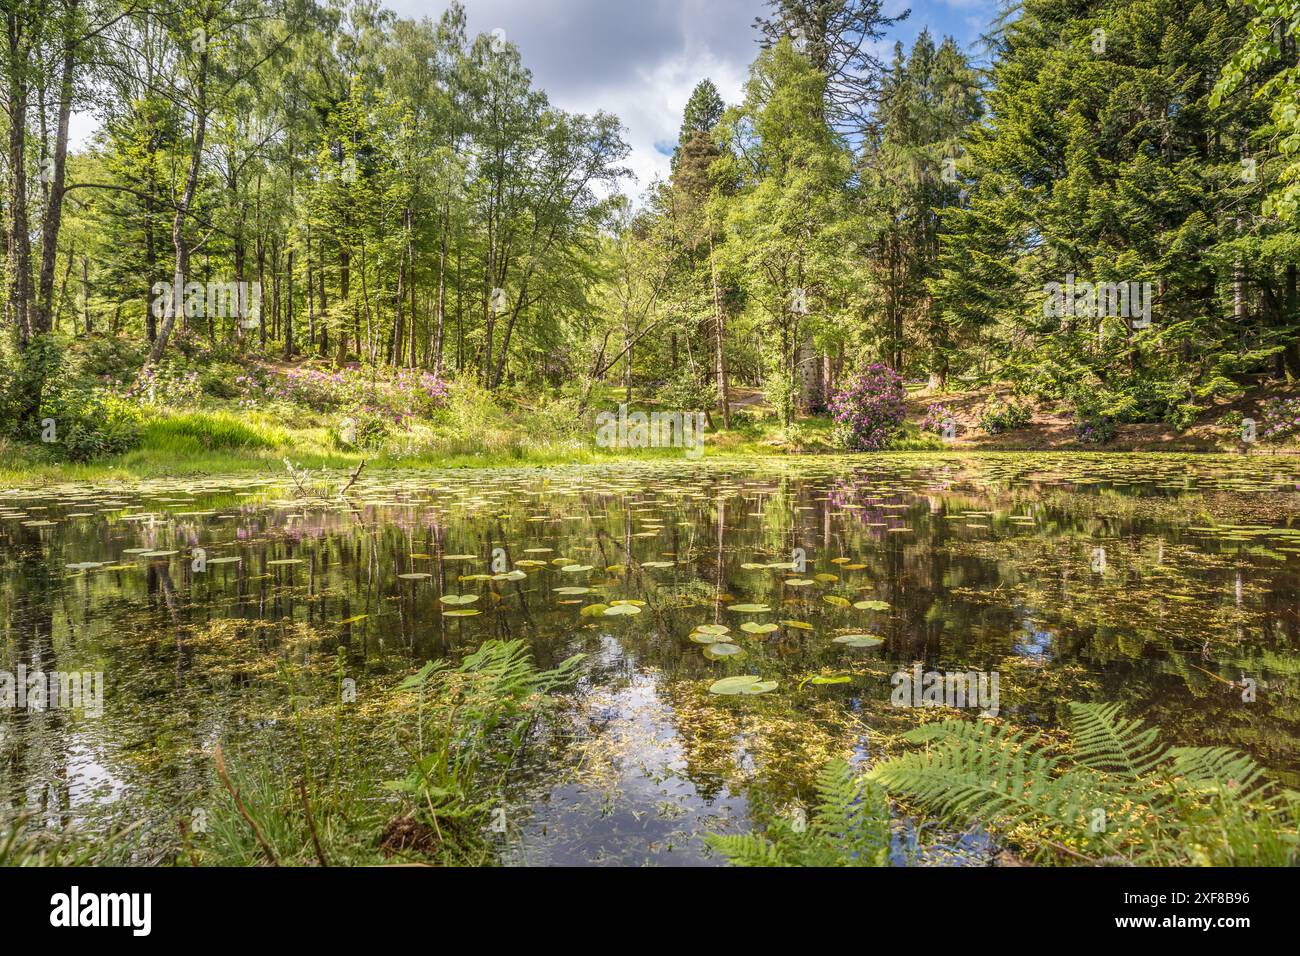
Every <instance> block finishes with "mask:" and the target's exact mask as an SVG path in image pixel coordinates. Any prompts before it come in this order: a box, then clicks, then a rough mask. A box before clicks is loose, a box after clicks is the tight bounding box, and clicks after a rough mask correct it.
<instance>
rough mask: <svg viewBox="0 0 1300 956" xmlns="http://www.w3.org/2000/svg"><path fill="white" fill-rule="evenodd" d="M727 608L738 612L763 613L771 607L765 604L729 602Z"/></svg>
mask: <svg viewBox="0 0 1300 956" xmlns="http://www.w3.org/2000/svg"><path fill="white" fill-rule="evenodd" d="M727 610H728V611H736V612H737V613H739V614H763V613H765V612H767V611H770V610H772V609H771V608H770V607H768V606H767V605H766V604H731V605H728V607H727Z"/></svg>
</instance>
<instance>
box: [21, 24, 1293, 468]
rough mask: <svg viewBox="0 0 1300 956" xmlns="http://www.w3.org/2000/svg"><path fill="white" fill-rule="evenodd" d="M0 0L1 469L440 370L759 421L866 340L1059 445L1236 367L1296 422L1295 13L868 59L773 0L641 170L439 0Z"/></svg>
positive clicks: (353, 394)
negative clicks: (52, 426)
mask: <svg viewBox="0 0 1300 956" xmlns="http://www.w3.org/2000/svg"><path fill="white" fill-rule="evenodd" d="M6 17H7V25H8V46H7V48H6V50H5V52H4V57H3V70H4V78H5V86H6V89H7V101H6V105H7V109H6V122H7V127H8V129H7V133H8V152H7V162H6V163H5V165H4V176H5V187H6V188H5V194H4V196H5V198H4V215H5V221H6V232H7V245H6V251H5V268H6V277H7V296H6V299H5V321H6V326H7V328H8V333H9V334H7V335H6V336H5V342H4V353H3V365H2V366H0V368H2V369H3V372H0V376H2V377H0V384H2V385H3V391H2V392H0V394H2V395H3V402H4V409H5V415H4V419H3V421H4V432H5V434H6V436H7V437H8V439H9V440H10V441H11V442H18V443H23V442H27V443H33V444H32V446H31V447H32V448H33V451H32V454H33V455H35V456H36V459H37V460H38V461H39V460H40V455H39V453H40V452H43V451H51V449H43V448H41V447H40V443H39V441H38V439H39V438H40V437H41V435H42V424H41V423H42V422H44V421H47V420H53V421H55V422H58V421H60V420H62V421H63V427H64V433H65V436H68V437H69V441H68V442H66V443H65V442H63V441H61V440H59V441H56V442H50V441H48V437H49V436H48V435H46V438H47V441H46V444H54V445H56V446H57V449H58V451H59V452H62V453H63V455H62V457H63V458H65V459H66V458H72V459H74V460H87V459H90V458H94V457H99V456H102V455H104V454H111V453H120V452H123V451H128V450H130V449H131V448H132V447H134V446H136V445H138V443H139V442H140V441H141V440H142V438H141V431H142V428H143V427H144V425H145V424H147V422H146V421H145V420H147V419H149V418H159V417H161V418H167V417H169V412H171V411H174V410H176V409H183V410H191V411H192V410H194V409H204V408H206V409H208V410H209V411H219V410H220V409H222V408H226V407H232V406H234V405H236V404H241V403H242V405H243V407H245V408H246V409H251V408H254V407H266V408H270V407H274V402H275V400H276V399H277V398H287V399H290V400H294V399H300V401H298V402H297V404H298V405H300V406H306V408H300V409H298V412H297V413H301V415H303V416H305V418H303V420H304V421H305V422H313V421H314V422H315V424H319V425H324V426H327V427H328V425H329V424H330V423H329V422H327V421H323V420H313V419H312V418H311V416H310V412H309V410H308V409H310V407H311V406H312V405H315V406H316V407H317V409H318V410H319V409H321V408H330V409H341V410H342V412H343V413H346V414H349V415H350V417H349V418H348V422H349V431H348V435H347V436H345V437H351V430H350V429H351V427H352V425H356V426H357V427H358V428H359V430H360V433H361V437H360V438H359V439H358V441H360V442H364V441H365V439H366V437H367V436H372V437H373V436H377V435H382V436H385V437H388V438H391V437H392V436H391V434H390V433H391V432H392V431H393V430H394V428H395V427H396V430H398V431H401V430H402V427H403V424H406V425H407V426H408V427H409V425H410V424H411V422H410V421H405V422H404V420H409V419H418V418H420V417H421V412H422V411H424V410H428V409H432V408H438V407H439V406H442V405H445V404H446V402H447V400H448V395H447V392H448V391H449V390H451V391H453V392H455V397H456V398H457V399H459V405H460V406H467V407H468V408H469V411H468V412H467V415H469V417H473V413H476V412H483V411H484V408H487V409H489V410H491V411H493V412H498V411H502V410H504V413H506V414H509V413H516V417H517V413H518V412H519V410H520V409H521V407H522V408H525V409H529V410H537V409H541V408H550V407H555V408H556V409H557V411H556V413H555V414H554V415H552V416H550V418H549V419H548V418H544V419H543V422H544V423H549V422H551V420H552V419H553V420H555V421H561V420H562V421H565V422H573V421H576V420H579V419H582V417H583V416H584V415H588V417H589V414H590V412H591V410H592V409H594V408H595V407H596V406H598V405H600V403H601V402H602V401H604V402H606V403H608V401H612V400H613V399H615V398H617V397H618V395H619V392H620V391H621V393H622V397H623V399H624V400H625V401H628V402H634V403H635V402H641V403H649V404H651V405H655V406H661V407H664V408H671V409H681V410H683V411H694V410H699V409H707V411H708V413H709V422H710V425H711V426H712V427H713V428H714V429H718V430H725V429H730V428H731V427H732V424H733V423H732V417H733V415H732V411H733V409H732V405H733V403H738V404H739V405H740V408H739V410H740V411H741V412H745V411H746V410H748V411H749V412H750V413H752V414H750V415H749V416H748V417H746V416H742V418H743V419H744V421H743V422H742V423H747V424H751V425H752V424H753V423H752V421H751V419H752V418H755V417H760V416H758V415H757V414H756V413H757V412H758V410H759V409H763V410H766V411H767V412H768V413H769V414H768V416H767V417H768V418H769V419H770V421H771V422H772V423H773V424H774V425H775V426H776V430H777V433H778V437H777V439H776V443H777V444H778V445H779V444H780V443H781V440H782V439H785V440H786V444H787V445H789V444H793V445H794V446H795V447H796V449H797V448H798V446H799V445H800V426H799V425H798V422H799V420H800V419H806V420H808V421H809V422H810V423H811V424H809V425H807V426H805V427H804V428H805V431H807V430H808V429H814V430H815V429H816V425H817V421H818V419H817V418H816V416H817V415H818V414H821V415H822V417H823V418H825V413H826V412H827V410H828V408H829V407H830V406H831V404H832V401H833V399H834V396H835V394H836V392H837V390H840V389H842V388H844V387H846V386H847V385H849V384H850V383H851V381H852V379H853V377H854V376H855V375H857V374H859V373H860V372H862V371H863V370H865V369H867V368H869V367H871V366H872V365H873V364H879V365H882V366H884V367H885V368H887V369H889V370H890V372H891V373H894V374H896V375H898V376H900V377H901V380H902V381H903V382H905V383H908V384H909V386H910V387H909V392H923V393H924V394H927V395H931V394H933V395H941V394H944V393H947V392H964V393H971V394H987V395H990V396H992V399H991V400H992V402H993V407H991V408H990V407H988V406H983V407H981V408H980V409H978V412H979V423H981V424H982V425H983V426H984V430H985V431H986V432H990V433H994V434H996V433H997V432H998V431H1000V430H1001V429H1000V428H999V427H998V425H999V424H1007V423H1009V424H1011V425H1018V424H1023V423H1024V420H1025V419H1026V418H1032V416H1033V412H1034V409H1035V408H1039V407H1041V408H1043V409H1051V410H1053V411H1056V412H1059V414H1060V416H1061V417H1062V418H1063V420H1065V421H1067V422H1069V423H1072V424H1073V425H1074V426H1075V428H1076V431H1077V435H1078V437H1080V438H1082V439H1083V440H1084V441H1085V443H1086V442H1092V441H1105V440H1108V439H1109V438H1110V437H1111V436H1112V435H1113V434H1114V431H1115V427H1116V426H1117V425H1123V424H1127V423H1148V424H1159V425H1162V426H1166V427H1167V428H1169V429H1172V430H1173V431H1174V432H1175V433H1177V432H1182V431H1185V430H1186V429H1188V428H1190V427H1191V426H1193V425H1195V424H1197V423H1198V422H1201V421H1205V420H1206V417H1207V415H1212V416H1215V418H1214V420H1215V421H1216V422H1217V421H1218V420H1219V418H1221V417H1222V415H1223V411H1224V408H1223V406H1225V404H1226V403H1231V402H1232V401H1233V400H1234V399H1239V398H1241V397H1242V396H1248V397H1249V396H1255V397H1258V398H1260V401H1261V402H1263V401H1264V400H1265V399H1267V402H1268V404H1267V406H1266V407H1265V406H1263V405H1260V404H1259V403H1257V405H1256V411H1259V412H1260V414H1259V415H1257V416H1256V417H1257V418H1262V419H1263V421H1262V422H1261V424H1262V425H1263V427H1262V428H1261V429H1260V431H1262V432H1266V433H1267V434H1269V435H1270V436H1271V437H1273V438H1285V437H1286V436H1287V435H1289V434H1290V433H1291V432H1292V431H1293V430H1294V428H1295V427H1296V426H1295V423H1294V418H1295V414H1294V413H1295V412H1296V411H1297V409H1296V408H1295V407H1293V405H1292V403H1291V402H1290V401H1288V400H1287V398H1286V397H1285V396H1283V397H1277V396H1276V395H1274V394H1273V392H1271V391H1268V389H1269V386H1270V384H1280V385H1282V386H1288V385H1289V384H1290V383H1291V382H1292V381H1293V380H1294V379H1295V377H1296V376H1297V374H1300V315H1298V314H1297V309H1298V308H1300V305H1298V304H1297V302H1298V300H1297V278H1296V267H1297V261H1298V260H1300V246H1298V245H1297V232H1296V217H1297V209H1298V207H1300V173H1298V169H1300V165H1298V164H1300V159H1298V158H1297V154H1298V152H1300V125H1297V124H1300V118H1297V114H1296V101H1297V66H1296V41H1297V37H1296V9H1295V6H1294V4H1289V3H1286V2H1283V3H1279V4H1265V5H1262V6H1259V7H1255V6H1249V5H1245V4H1238V3H1230V2H1222V3H1220V2H1212V3H1206V2H1173V0H1143V2H1121V3H1106V4H1101V3H1080V2H1056V0H1051V2H1039V0H1033V2H1025V3H1022V4H1018V5H1016V6H1015V7H1013V8H1010V9H1008V10H1006V11H1004V12H1003V14H1002V15H1001V16H1000V17H999V18H998V19H997V20H996V21H995V22H994V23H993V24H992V25H991V27H990V32H989V35H988V36H987V38H986V40H987V43H988V49H989V61H988V63H987V64H986V65H984V66H976V65H975V64H974V63H973V62H972V59H971V56H970V55H969V54H968V53H966V52H964V51H963V50H962V49H961V48H959V46H958V45H957V44H956V43H955V42H954V41H953V40H952V39H951V38H946V39H939V38H937V37H934V36H932V35H931V34H930V33H929V31H928V30H925V31H922V32H921V33H920V34H919V36H918V38H917V39H916V41H915V43H914V44H912V45H911V47H910V48H909V49H904V48H903V46H902V45H901V44H896V45H895V48H894V51H893V54H892V56H891V57H889V58H888V59H881V58H878V57H877V56H875V55H874V54H873V53H872V52H871V51H872V50H873V49H876V48H878V47H879V44H878V43H876V42H875V41H878V40H880V38H881V37H883V36H884V35H885V33H886V31H887V30H888V28H889V27H890V26H892V25H893V24H894V22H895V20H892V19H890V18H888V17H886V16H885V15H884V14H883V13H882V10H881V6H880V3H879V2H874V0H834V2H811V0H781V2H776V3H773V4H771V5H769V9H767V10H766V12H765V14H764V15H763V16H760V17H759V18H758V20H757V22H756V23H755V25H754V28H753V32H754V37H755V40H756V41H757V42H756V44H755V58H754V61H753V63H752V65H751V67H750V71H749V77H748V80H747V82H746V83H745V85H744V89H743V99H742V100H741V101H740V102H737V103H734V104H726V103H724V102H723V101H722V99H721V97H720V96H719V94H718V92H717V90H716V88H715V87H714V85H713V84H712V83H711V82H710V81H709V80H708V79H706V78H701V79H700V81H699V84H698V86H697V87H696V88H695V91H694V93H693V94H692V95H691V97H690V99H689V102H688V103H687V104H686V107H685V110H684V113H683V116H682V117H681V130H680V136H679V139H678V143H677V146H676V149H675V151H674V153H673V158H672V172H671V175H670V177H669V178H668V179H666V180H662V181H655V182H653V183H650V184H648V186H647V188H646V189H645V190H644V191H643V192H641V193H633V192H632V191H631V185H632V184H631V183H630V182H629V179H630V177H629V172H628V170H627V168H626V167H625V166H624V165H623V163H624V161H625V159H626V157H627V154H628V146H627V145H626V143H625V142H624V139H623V132H624V131H623V130H622V128H621V126H620V123H619V120H618V118H617V117H615V116H612V115H608V114H605V113H596V114H594V115H590V116H584V115H574V114H571V113H566V112H564V111H563V110H560V109H557V108H556V107H554V106H552V105H551V104H550V103H549V101H548V99H547V96H546V93H545V91H543V90H540V89H537V88H536V86H535V85H534V83H533V81H532V78H531V75H530V73H529V71H528V68H527V66H526V64H525V63H524V62H523V61H522V59H521V57H520V54H519V52H518V50H517V48H516V47H515V46H514V45H513V44H512V43H510V42H509V41H508V40H507V39H506V38H505V31H503V30H502V31H497V32H496V33H494V34H483V35H479V36H474V37H471V36H469V35H468V34H467V27H466V15H465V10H464V9H463V8H462V7H460V6H459V5H457V4H455V3H453V4H452V5H451V6H450V7H449V8H448V9H447V10H446V11H445V12H444V13H442V15H441V16H439V17H438V18H437V19H436V20H430V19H424V20H420V21H413V20H402V19H398V18H397V17H395V16H394V15H393V14H391V13H390V12H388V11H386V10H385V9H383V8H382V7H381V6H380V5H379V4H377V3H371V2H351V3H342V2H329V3H317V2H289V3H266V2H253V0H249V2H241V3H234V4H231V3H224V2H216V0H213V2H204V3H173V2H164V3H156V2H146V0H140V2H139V3H116V2H98V0H90V2H88V0H77V2H70V0H36V2H31V3H11V4H8V5H7V14H6ZM737 29H749V27H748V26H747V25H741V24H737ZM88 109H93V110H94V112H95V113H96V114H97V115H98V116H100V117H101V118H102V124H101V126H100V128H99V129H98V131H97V133H96V134H95V135H94V137H93V138H92V140H91V141H90V142H88V143H86V144H84V145H83V147H81V148H79V149H76V150H74V149H72V148H70V145H69V120H70V117H71V115H72V114H73V111H74V110H88ZM1076 286H1077V290H1076ZM1063 287H1064V288H1065V289H1066V290H1067V293H1068V295H1069V297H1070V299H1071V301H1069V302H1068V303H1066V302H1065V298H1066V295H1065V294H1062V293H1059V292H1058V293H1055V294H1054V293H1052V291H1051V290H1052V289H1053V288H1054V289H1056V290H1060V289H1062V288H1063ZM1094 287H1095V288H1096V289H1097V290H1099V291H1100V293H1101V294H1100V296H1097V295H1094V294H1093V292H1092V290H1093V288H1094ZM1130 290H1131V291H1132V292H1133V299H1134V304H1136V302H1137V300H1138V299H1139V298H1144V310H1143V311H1142V314H1141V315H1139V316H1138V317H1137V318H1136V319H1134V317H1133V316H1132V315H1130V314H1129V313H1130V312H1133V311H1134V310H1133V309H1131V308H1130V304H1129V299H1130V296H1129V294H1128V293H1129V291H1130ZM1118 291H1122V292H1123V293H1124V295H1123V296H1122V297H1121V296H1120V295H1118V294H1117V292H1118ZM1142 293H1145V296H1144V297H1143V296H1142ZM1076 297H1077V303H1076V302H1075V301H1074V299H1075V298H1076ZM1054 298H1055V299H1057V300H1059V301H1056V302H1055V304H1054V305H1053V301H1052V300H1053V299H1054ZM1063 303H1064V304H1066V305H1067V306H1068V307H1065V308H1062V307H1061V306H1062V304H1063ZM1261 389H1263V390H1264V391H1262V392H1261ZM394 390H396V392H397V393H400V394H401V395H402V396H405V399H403V398H401V397H397V398H395V397H393V394H394ZM737 392H739V394H736V393H737ZM458 407H459V406H458ZM601 407H603V406H601ZM937 407H938V410H939V411H940V412H942V411H947V410H948V408H947V407H946V406H942V405H940V406H937ZM1229 411H1231V409H1229ZM392 412H395V414H391V415H390V414H389V413H392ZM297 413H296V414H297ZM845 414H846V415H848V414H849V413H845ZM810 415H811V416H814V417H813V418H811V419H808V416H810ZM170 417H173V418H174V417H175V416H170ZM277 417H278V418H279V419H280V420H281V421H283V420H284V416H283V415H281V416H277ZM841 417H843V416H841ZM915 417H917V418H920V416H919V415H918V416H915ZM1242 417H1243V416H1242V414H1241V413H1240V411H1237V414H1236V418H1237V419H1241V418H1242ZM531 420H532V419H528V420H525V421H522V422H521V421H518V420H513V421H511V422H510V423H509V424H508V425H507V426H506V427H508V428H512V429H516V430H523V431H530V430H534V429H532V428H531V427H530V425H529V424H528V422H529V421H531ZM990 423H992V426H993V427H989V425H990ZM190 424H191V425H193V423H190ZM973 424H974V422H972V426H973ZM181 427H182V426H181V425H178V424H175V423H173V430H177V429H180V428H181ZM214 427H216V426H215V425H214V424H213V423H212V422H211V421H207V422H201V423H199V424H198V425H197V426H194V427H192V428H191V429H190V430H191V431H195V430H197V431H199V432H203V431H204V430H205V429H207V430H208V431H211V429H213V428H214ZM852 430H853V426H850V427H849V429H848V431H852ZM930 430H931V431H938V429H934V428H932V429H930ZM1237 430H1239V429H1238V428H1235V427H1234V428H1230V429H1229V432H1230V433H1231V432H1234V431H1237ZM843 431H844V430H843V429H841V434H838V435H834V436H832V435H830V434H827V435H825V438H826V440H827V442H828V444H829V445H832V446H833V445H841V446H842V445H844V444H845V440H844V439H845V435H844V434H843ZM590 432H591V429H590V428H589V427H588V428H587V429H586V430H585V433H584V436H583V437H584V439H587V440H588V443H590V442H589V438H590ZM56 436H57V426H56ZM206 437H207V438H208V440H209V444H210V442H211V440H212V439H213V436H212V435H207V436H206ZM273 437H275V436H273ZM262 438H263V439H265V436H262ZM246 439H247V441H248V442H253V441H256V440H257V436H246ZM215 440H216V441H217V443H218V445H220V443H221V442H222V441H223V440H228V441H231V440H234V439H229V438H227V439H223V438H222V437H221V436H216V439H215ZM915 440H916V439H915V436H914V437H913V441H915ZM376 443H377V442H376ZM852 443H853V439H852V438H851V437H850V438H849V439H848V444H850V445H852ZM333 444H334V446H335V447H339V446H340V443H339V442H338V441H335V442H334V443H333ZM412 447H420V448H422V449H424V450H425V451H427V452H428V453H429V454H432V455H435V456H436V455H437V454H440V453H443V454H446V453H448V452H449V451H454V449H448V448H446V447H442V446H439V444H438V442H437V441H436V440H435V439H430V438H428V437H427V436H424V437H423V438H414V439H410V440H408V441H406V442H405V444H404V445H403V448H404V449H405V450H406V451H408V452H409V451H410V449H411V448H412ZM516 453H518V450H517V449H516ZM47 457H48V456H47ZM54 457H56V458H57V457H59V456H58V455H57V454H56V455H55V456H54Z"/></svg>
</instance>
